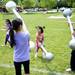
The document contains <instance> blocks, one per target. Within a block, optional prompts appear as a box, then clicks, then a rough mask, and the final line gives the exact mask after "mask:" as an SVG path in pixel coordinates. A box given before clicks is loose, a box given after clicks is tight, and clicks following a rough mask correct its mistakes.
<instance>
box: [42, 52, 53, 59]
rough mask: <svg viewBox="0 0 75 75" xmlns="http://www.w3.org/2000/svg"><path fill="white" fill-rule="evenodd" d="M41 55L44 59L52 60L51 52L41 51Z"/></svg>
mask: <svg viewBox="0 0 75 75" xmlns="http://www.w3.org/2000/svg"><path fill="white" fill-rule="evenodd" d="M42 57H43V59H46V60H52V59H53V57H54V55H53V54H52V53H51V52H47V53H46V54H45V53H43V55H42Z"/></svg>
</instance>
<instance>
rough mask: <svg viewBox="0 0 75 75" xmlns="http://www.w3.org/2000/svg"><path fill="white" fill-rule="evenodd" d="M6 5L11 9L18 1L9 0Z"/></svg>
mask: <svg viewBox="0 0 75 75" xmlns="http://www.w3.org/2000/svg"><path fill="white" fill-rule="evenodd" d="M5 6H6V9H7V10H10V9H12V8H16V3H15V2H14V1H9V2H7V3H6V5H5Z"/></svg>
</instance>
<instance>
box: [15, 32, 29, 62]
mask: <svg viewBox="0 0 75 75" xmlns="http://www.w3.org/2000/svg"><path fill="white" fill-rule="evenodd" d="M14 37H15V42H16V45H15V46H14V61H15V62H23V61H27V60H29V59H30V55H29V53H30V46H29V40H30V36H29V33H28V32H17V33H15V35H14Z"/></svg>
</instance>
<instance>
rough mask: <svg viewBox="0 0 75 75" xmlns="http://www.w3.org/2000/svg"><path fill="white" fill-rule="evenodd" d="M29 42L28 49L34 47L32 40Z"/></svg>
mask: <svg viewBox="0 0 75 75" xmlns="http://www.w3.org/2000/svg"><path fill="white" fill-rule="evenodd" d="M29 44H30V49H32V48H35V44H34V42H33V41H30V42H29Z"/></svg>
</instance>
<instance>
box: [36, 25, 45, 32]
mask: <svg viewBox="0 0 75 75" xmlns="http://www.w3.org/2000/svg"><path fill="white" fill-rule="evenodd" d="M36 28H39V29H40V30H41V33H43V32H44V29H45V26H43V27H42V26H36Z"/></svg>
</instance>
